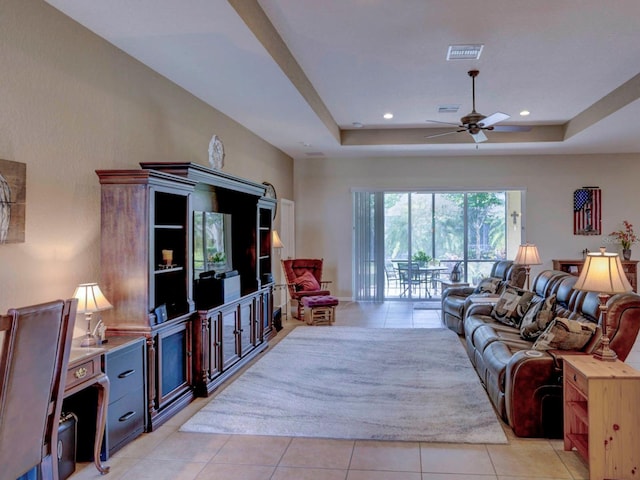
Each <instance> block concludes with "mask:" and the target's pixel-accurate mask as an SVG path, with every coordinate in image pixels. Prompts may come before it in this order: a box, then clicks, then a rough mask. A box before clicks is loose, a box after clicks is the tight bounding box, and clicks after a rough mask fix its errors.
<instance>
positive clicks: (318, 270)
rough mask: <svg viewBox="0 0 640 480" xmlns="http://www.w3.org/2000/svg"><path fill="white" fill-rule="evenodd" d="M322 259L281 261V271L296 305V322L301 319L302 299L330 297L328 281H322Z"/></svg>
mask: <svg viewBox="0 0 640 480" xmlns="http://www.w3.org/2000/svg"><path fill="white" fill-rule="evenodd" d="M322 260H323V259H322V258H319V259H318V258H293V259H288V260H282V269H283V270H284V275H285V277H286V280H287V287H288V289H289V295H290V296H291V299H293V300H295V301H296V302H297V304H298V308H297V315H294V317H295V318H297V319H298V320H300V319H302V318H303V316H304V315H303V313H304V312H303V309H304V306H303V305H302V298H303V297H310V296H316V295H330V294H331V292H329V290H327V288H328V285H329V284H330V283H331V282H330V281H326V280H322Z"/></svg>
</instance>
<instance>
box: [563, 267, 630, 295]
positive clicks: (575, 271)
mask: <svg viewBox="0 0 640 480" xmlns="http://www.w3.org/2000/svg"><path fill="white" fill-rule="evenodd" d="M620 261H621V262H622V268H623V269H624V272H625V273H626V274H627V278H628V279H629V283H630V284H631V286H632V287H633V291H634V292H637V291H638V260H622V259H620ZM583 265H584V260H553V269H554V270H561V271H563V272H567V273H570V274H571V275H580V272H581V271H582V266H583Z"/></svg>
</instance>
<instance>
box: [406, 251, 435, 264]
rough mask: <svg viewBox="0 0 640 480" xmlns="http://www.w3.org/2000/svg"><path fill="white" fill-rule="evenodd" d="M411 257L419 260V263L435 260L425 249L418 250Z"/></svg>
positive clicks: (415, 260)
mask: <svg viewBox="0 0 640 480" xmlns="http://www.w3.org/2000/svg"><path fill="white" fill-rule="evenodd" d="M411 259H412V260H413V261H414V262H419V263H424V264H427V263H429V262H430V261H431V260H433V258H432V257H431V255H427V254H426V253H425V252H424V251H423V250H418V251H417V252H416V253H414V254H413V257H411Z"/></svg>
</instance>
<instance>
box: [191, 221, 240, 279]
mask: <svg viewBox="0 0 640 480" xmlns="http://www.w3.org/2000/svg"><path fill="white" fill-rule="evenodd" d="M231 247H232V241H231V215H230V214H227V213H218V212H203V211H195V212H193V276H194V280H195V279H197V278H199V277H200V274H201V273H204V272H211V271H213V272H215V273H216V275H220V274H222V273H224V272H228V271H230V270H233V263H232V262H233V257H232V251H231Z"/></svg>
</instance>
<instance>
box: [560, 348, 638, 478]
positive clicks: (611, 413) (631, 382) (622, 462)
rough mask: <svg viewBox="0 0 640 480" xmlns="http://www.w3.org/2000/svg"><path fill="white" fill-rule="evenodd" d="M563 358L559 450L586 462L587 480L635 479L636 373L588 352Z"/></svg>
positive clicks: (624, 366)
mask: <svg viewBox="0 0 640 480" xmlns="http://www.w3.org/2000/svg"><path fill="white" fill-rule="evenodd" d="M563 361H564V375H563V383H564V449H565V450H571V449H573V448H575V449H576V450H577V451H578V453H579V454H580V456H582V457H583V458H584V459H585V460H586V461H587V462H588V465H589V478H590V479H591V480H601V479H604V478H615V479H618V480H626V479H635V478H637V477H638V468H639V466H640V437H639V436H638V432H639V431H640V414H639V413H638V404H639V403H640V372H638V371H636V370H634V369H633V368H631V367H629V366H628V365H626V364H624V363H623V362H620V361H619V360H616V361H602V360H597V359H595V358H593V357H592V356H590V355H567V356H564V357H563Z"/></svg>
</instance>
